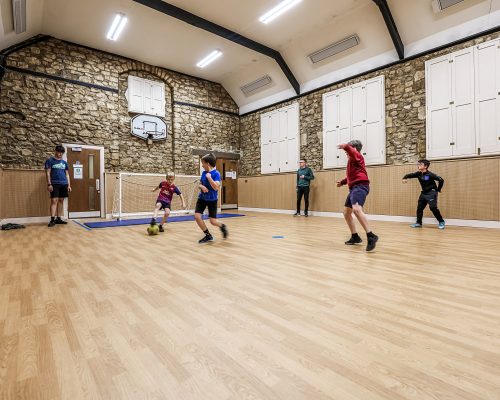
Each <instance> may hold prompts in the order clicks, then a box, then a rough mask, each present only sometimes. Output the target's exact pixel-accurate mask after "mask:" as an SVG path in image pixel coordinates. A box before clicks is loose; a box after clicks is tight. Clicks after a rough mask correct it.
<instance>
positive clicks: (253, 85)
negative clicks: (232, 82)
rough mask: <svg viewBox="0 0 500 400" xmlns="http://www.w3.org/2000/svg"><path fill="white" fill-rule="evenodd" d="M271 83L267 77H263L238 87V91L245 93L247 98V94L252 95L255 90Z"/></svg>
mask: <svg viewBox="0 0 500 400" xmlns="http://www.w3.org/2000/svg"><path fill="white" fill-rule="evenodd" d="M271 82H272V79H271V77H270V76H269V75H264V76H263V77H261V78H259V79H257V80H255V81H253V82H250V83H247V84H246V85H243V86H242V87H240V89H241V91H242V92H243V93H245V95H247V96H248V95H249V94H252V93H253V92H255V91H256V90H257V89H260V88H261V87H264V86H266V85H269V84H270V83H271Z"/></svg>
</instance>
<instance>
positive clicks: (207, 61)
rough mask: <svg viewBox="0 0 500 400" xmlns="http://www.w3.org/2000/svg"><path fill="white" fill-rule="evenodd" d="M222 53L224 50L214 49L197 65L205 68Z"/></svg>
mask: <svg viewBox="0 0 500 400" xmlns="http://www.w3.org/2000/svg"><path fill="white" fill-rule="evenodd" d="M221 55H222V51H220V50H214V51H212V52H211V53H210V54H209V55H208V56H206V57H205V58H204V59H203V60H201V61H200V62H199V63H198V64H196V66H197V67H198V68H205V67H206V66H207V65H208V64H210V63H211V62H212V61H215V60H216V59H218V58H219V57H220V56H221Z"/></svg>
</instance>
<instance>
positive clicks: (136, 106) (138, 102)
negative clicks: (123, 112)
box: [128, 75, 144, 114]
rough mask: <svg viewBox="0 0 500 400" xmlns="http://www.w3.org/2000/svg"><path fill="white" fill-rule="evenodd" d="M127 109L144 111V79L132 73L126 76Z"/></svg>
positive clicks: (135, 111)
mask: <svg viewBox="0 0 500 400" xmlns="http://www.w3.org/2000/svg"><path fill="white" fill-rule="evenodd" d="M128 111H129V112H133V113H140V114H143V113H144V80H143V79H141V78H138V77H136V76H133V75H129V76H128Z"/></svg>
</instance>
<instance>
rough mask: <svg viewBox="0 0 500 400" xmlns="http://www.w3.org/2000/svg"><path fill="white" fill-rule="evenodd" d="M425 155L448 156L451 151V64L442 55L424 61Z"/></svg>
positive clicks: (430, 156)
mask: <svg viewBox="0 0 500 400" xmlns="http://www.w3.org/2000/svg"><path fill="white" fill-rule="evenodd" d="M425 75H426V81H425V82H426V100H427V157H428V158H440V157H449V156H451V155H452V154H453V153H452V147H451V145H450V143H452V141H453V137H452V128H453V125H452V116H451V104H450V103H451V96H452V93H451V66H450V57H449V56H444V57H439V58H436V59H434V60H431V61H428V62H427V63H426V74H425Z"/></svg>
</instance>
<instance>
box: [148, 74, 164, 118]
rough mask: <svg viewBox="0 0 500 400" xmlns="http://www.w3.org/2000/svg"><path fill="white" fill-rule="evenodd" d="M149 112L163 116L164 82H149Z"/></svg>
mask: <svg viewBox="0 0 500 400" xmlns="http://www.w3.org/2000/svg"><path fill="white" fill-rule="evenodd" d="M151 114H152V115H156V116H158V117H164V116H165V84H164V83H161V82H155V83H152V84H151Z"/></svg>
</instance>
